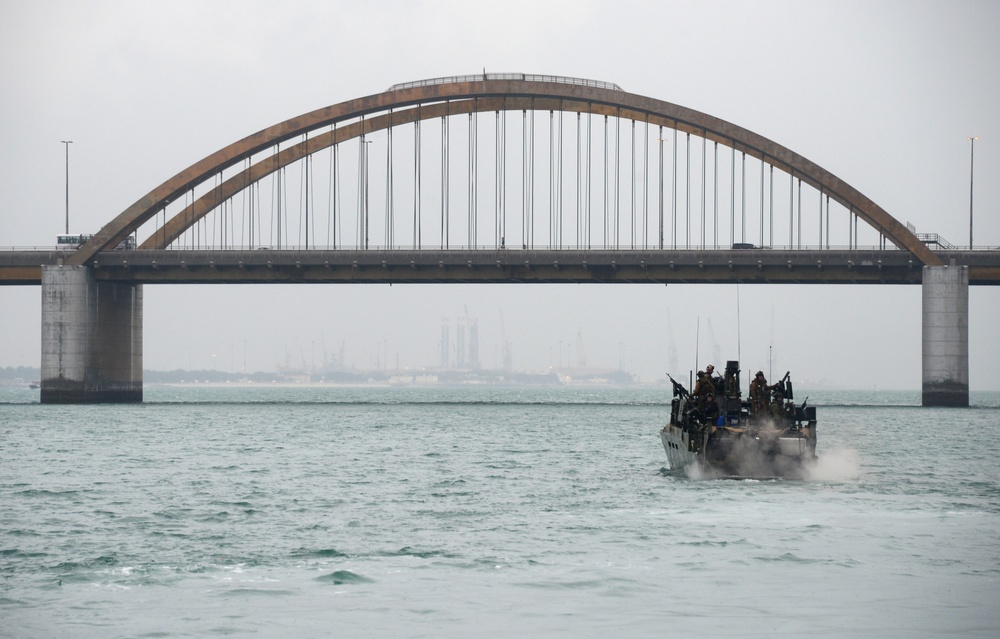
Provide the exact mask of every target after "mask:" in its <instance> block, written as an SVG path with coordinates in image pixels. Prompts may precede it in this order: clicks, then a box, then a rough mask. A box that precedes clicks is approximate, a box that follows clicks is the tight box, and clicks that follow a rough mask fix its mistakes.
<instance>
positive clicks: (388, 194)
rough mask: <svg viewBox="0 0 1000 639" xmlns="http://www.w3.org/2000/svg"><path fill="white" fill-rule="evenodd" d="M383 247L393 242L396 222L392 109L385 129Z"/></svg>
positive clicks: (389, 247) (387, 246) (390, 245)
mask: <svg viewBox="0 0 1000 639" xmlns="http://www.w3.org/2000/svg"><path fill="white" fill-rule="evenodd" d="M385 134H386V138H385V143H386V148H385V248H386V250H389V249H391V248H392V245H393V244H394V243H395V234H394V230H395V229H394V227H395V222H396V211H395V201H394V199H393V174H392V109H389V126H388V127H387V128H386V130H385Z"/></svg>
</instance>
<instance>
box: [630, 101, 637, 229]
mask: <svg viewBox="0 0 1000 639" xmlns="http://www.w3.org/2000/svg"><path fill="white" fill-rule="evenodd" d="M629 174H630V177H631V178H632V228H631V232H630V233H629V235H630V236H631V238H632V248H633V249H634V248H635V230H636V229H635V215H636V210H635V196H636V191H635V120H632V163H631V164H630V165H629Z"/></svg>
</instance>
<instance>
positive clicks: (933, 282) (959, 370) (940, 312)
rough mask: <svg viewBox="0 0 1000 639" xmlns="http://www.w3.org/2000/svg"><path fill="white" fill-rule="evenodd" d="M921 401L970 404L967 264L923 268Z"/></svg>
mask: <svg viewBox="0 0 1000 639" xmlns="http://www.w3.org/2000/svg"><path fill="white" fill-rule="evenodd" d="M922 287H923V376H924V378H923V405H924V406H968V405H969V267H968V266H954V265H953V266H925V267H924V272H923V284H922Z"/></svg>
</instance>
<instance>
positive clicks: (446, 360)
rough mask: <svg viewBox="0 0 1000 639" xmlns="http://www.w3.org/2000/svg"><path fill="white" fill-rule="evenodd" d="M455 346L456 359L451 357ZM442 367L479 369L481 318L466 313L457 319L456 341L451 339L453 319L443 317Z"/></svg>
mask: <svg viewBox="0 0 1000 639" xmlns="http://www.w3.org/2000/svg"><path fill="white" fill-rule="evenodd" d="M452 346H454V352H455V359H454V361H453V360H452V358H451V352H452ZM441 368H442V369H460V370H479V369H480V364H479V319H478V318H475V317H469V309H467V308H466V309H465V315H463V316H460V317H458V318H457V319H456V321H455V341H454V342H452V341H451V321H450V320H449V319H448V318H447V317H444V318H441Z"/></svg>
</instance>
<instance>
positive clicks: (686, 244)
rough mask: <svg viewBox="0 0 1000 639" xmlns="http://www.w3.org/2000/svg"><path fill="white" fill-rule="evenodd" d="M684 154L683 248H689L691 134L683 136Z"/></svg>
mask: <svg viewBox="0 0 1000 639" xmlns="http://www.w3.org/2000/svg"><path fill="white" fill-rule="evenodd" d="M684 153H685V155H686V156H687V158H686V159H685V162H686V165H685V167H684V209H685V216H686V218H685V222H684V236H685V237H684V248H686V249H689V248H691V132H690V131H688V132H687V133H685V134H684Z"/></svg>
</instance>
